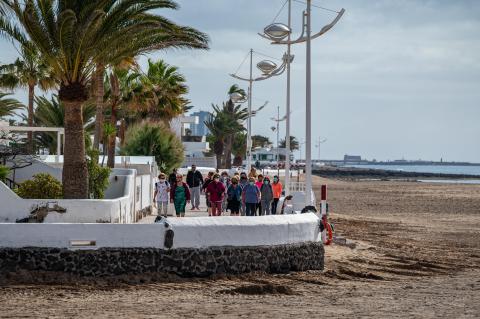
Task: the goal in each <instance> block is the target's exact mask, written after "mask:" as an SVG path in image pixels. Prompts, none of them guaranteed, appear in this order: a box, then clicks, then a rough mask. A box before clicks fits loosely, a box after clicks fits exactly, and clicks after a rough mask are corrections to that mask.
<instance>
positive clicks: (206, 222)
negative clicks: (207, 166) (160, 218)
mask: <svg viewBox="0 0 480 319" xmlns="http://www.w3.org/2000/svg"><path fill="white" fill-rule="evenodd" d="M318 221H319V218H318V217H317V216H316V215H315V214H312V213H309V214H298V215H268V216H256V217H249V216H222V217H191V218H171V219H168V222H169V223H170V227H171V229H172V230H173V231H174V233H175V236H174V240H173V243H174V244H173V247H174V248H180V247H207V246H261V245H282V244H292V243H299V242H306V241H319V240H320V237H319V234H320V233H319V229H318Z"/></svg>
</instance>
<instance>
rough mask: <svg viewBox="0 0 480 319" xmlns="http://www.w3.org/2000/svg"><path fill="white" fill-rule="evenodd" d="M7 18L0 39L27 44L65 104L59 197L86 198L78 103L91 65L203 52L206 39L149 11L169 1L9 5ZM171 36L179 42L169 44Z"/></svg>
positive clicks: (52, 0)
mask: <svg viewBox="0 0 480 319" xmlns="http://www.w3.org/2000/svg"><path fill="white" fill-rule="evenodd" d="M7 5H8V9H9V11H10V13H11V17H8V18H5V16H1V17H0V35H4V36H8V37H11V38H13V39H14V40H16V41H17V42H19V43H20V44H21V45H28V43H29V41H31V43H32V44H33V45H34V46H35V47H36V48H38V50H39V52H40V54H41V55H42V59H43V61H45V63H46V65H47V66H48V67H49V68H51V70H52V73H53V76H54V77H55V79H56V80H57V81H58V82H59V84H60V85H59V87H60V89H59V94H58V96H59V99H60V101H61V102H62V103H63V104H64V106H65V150H64V164H63V174H62V175H63V187H64V197H65V198H88V193H89V192H88V171H87V165H86V159H85V141H84V134H83V119H82V105H83V104H84V102H85V101H87V100H88V98H89V92H88V90H87V86H88V85H89V84H90V83H91V80H92V76H93V72H94V70H95V63H96V62H106V63H109V64H110V63H112V64H113V65H115V64H118V62H119V61H121V60H122V59H124V58H126V57H135V56H138V55H140V54H143V53H147V52H151V51H153V50H158V49H164V48H167V47H172V46H173V47H175V46H176V47H181V46H183V44H184V43H185V42H187V40H188V42H190V43H192V42H193V43H195V44H196V45H197V46H198V47H201V48H206V46H207V42H208V39H207V37H206V35H204V34H203V33H200V32H198V31H196V30H194V29H192V28H188V27H180V26H177V25H175V24H173V23H171V22H170V21H169V20H167V19H165V18H163V17H161V16H158V15H154V14H150V13H148V11H150V10H154V9H161V8H176V4H175V3H174V2H172V1H170V0H152V1H133V0H132V1H121V0H110V1H107V0H98V1H97V0H68V1H66V0H26V1H21V2H20V1H9V2H8V4H7ZM175 35H179V37H180V39H177V41H173V38H174V36H175Z"/></svg>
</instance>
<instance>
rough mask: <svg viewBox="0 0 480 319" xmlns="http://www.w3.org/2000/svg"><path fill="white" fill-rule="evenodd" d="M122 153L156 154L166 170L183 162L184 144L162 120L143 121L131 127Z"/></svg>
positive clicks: (159, 164) (161, 166)
mask: <svg viewBox="0 0 480 319" xmlns="http://www.w3.org/2000/svg"><path fill="white" fill-rule="evenodd" d="M121 153H122V155H131V156H135V155H137V156H155V161H156V162H157V165H158V166H159V168H160V169H161V170H162V171H164V172H169V171H171V169H172V168H174V167H178V166H179V165H180V164H182V162H183V158H184V153H183V144H182V142H181V141H180V140H179V139H178V138H177V136H176V135H175V133H174V132H172V131H171V130H170V128H169V127H167V126H166V125H165V124H164V123H162V122H156V123H141V124H137V125H134V126H132V127H130V128H129V129H128V130H127V134H126V137H125V146H124V147H123V148H122V150H121Z"/></svg>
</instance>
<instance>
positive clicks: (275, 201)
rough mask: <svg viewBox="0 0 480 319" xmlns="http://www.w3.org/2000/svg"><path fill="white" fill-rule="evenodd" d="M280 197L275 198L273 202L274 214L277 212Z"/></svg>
mask: <svg viewBox="0 0 480 319" xmlns="http://www.w3.org/2000/svg"><path fill="white" fill-rule="evenodd" d="M279 199H280V198H274V199H273V202H272V215H275V214H277V205H278V201H279Z"/></svg>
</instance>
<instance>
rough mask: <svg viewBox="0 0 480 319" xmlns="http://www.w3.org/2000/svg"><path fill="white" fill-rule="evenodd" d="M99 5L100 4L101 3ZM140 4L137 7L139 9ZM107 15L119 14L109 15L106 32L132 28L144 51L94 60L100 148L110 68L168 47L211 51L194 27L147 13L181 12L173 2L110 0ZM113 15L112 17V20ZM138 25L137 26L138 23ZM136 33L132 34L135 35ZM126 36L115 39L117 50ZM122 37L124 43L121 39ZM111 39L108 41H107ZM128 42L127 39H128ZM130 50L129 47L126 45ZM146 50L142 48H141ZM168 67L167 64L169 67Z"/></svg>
mask: <svg viewBox="0 0 480 319" xmlns="http://www.w3.org/2000/svg"><path fill="white" fill-rule="evenodd" d="M99 2H100V1H99ZM137 5H138V7H136V6H137ZM103 9H104V11H105V12H106V13H111V12H112V11H113V12H115V13H117V14H115V15H109V14H106V15H105V16H104V19H103V21H102V27H103V29H104V30H106V33H113V34H112V35H113V36H115V34H116V35H118V34H120V33H122V32H127V33H130V32H132V30H131V29H132V26H134V27H135V31H137V36H138V38H135V40H136V41H137V42H139V44H137V46H139V47H140V49H141V50H137V52H135V50H133V51H132V50H130V49H125V50H124V52H122V55H118V56H117V57H116V58H114V57H112V56H104V55H98V56H96V57H95V59H94V60H95V63H96V65H95V66H96V67H95V79H96V80H95V83H96V85H95V90H94V91H95V93H94V95H95V97H96V103H97V108H98V109H97V121H96V122H95V138H94V144H95V147H96V148H98V143H99V142H98V141H99V139H100V137H101V135H102V134H101V128H102V125H103V111H102V110H103V103H102V102H103V100H102V97H103V86H102V85H101V83H102V82H103V75H104V70H105V69H106V68H107V67H108V66H115V65H118V63H119V62H120V61H121V60H122V59H125V58H134V57H135V56H136V55H138V54H139V53H142V51H145V50H146V51H148V50H152V49H155V50H165V49H169V48H176V49H178V48H186V49H208V37H207V36H206V35H205V34H204V33H201V32H199V31H197V30H195V29H193V28H190V27H185V26H179V25H177V24H175V23H173V22H172V21H170V20H168V19H165V18H163V17H161V16H158V15H150V14H146V13H145V12H146V11H147V10H149V9H150V10H153V9H174V10H175V9H178V5H177V4H176V3H175V2H173V1H171V0H156V1H145V2H141V1H119V0H117V1H109V2H105V5H104V7H103ZM112 16H113V18H112ZM117 16H118V17H120V18H121V19H118V24H117V25H113V26H112V25H111V24H112V21H116V20H117V19H116V18H117ZM128 19H130V20H131V21H132V22H133V23H132V22H130V23H127V24H125V20H128ZM135 22H137V23H135ZM135 31H133V32H135ZM112 35H110V36H112ZM125 37H127V38H129V36H125V35H123V36H122V37H120V38H119V39H116V38H113V39H116V40H117V41H115V42H116V43H115V44H114V45H115V47H116V48H118V47H122V46H124V45H125V42H123V40H125ZM122 38H123V40H122ZM106 39H108V38H106ZM127 41H128V39H127ZM127 47H128V46H127ZM142 47H143V48H142ZM167 66H168V65H167Z"/></svg>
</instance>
